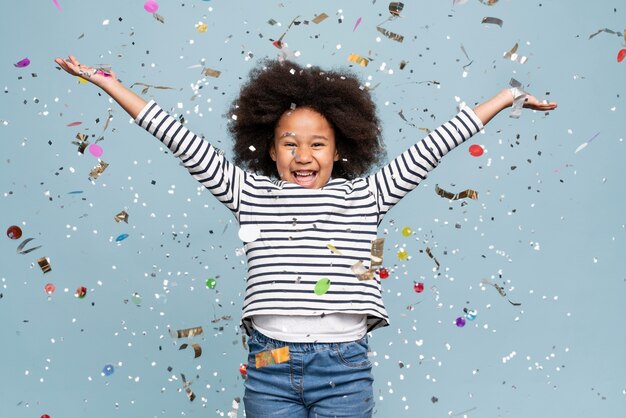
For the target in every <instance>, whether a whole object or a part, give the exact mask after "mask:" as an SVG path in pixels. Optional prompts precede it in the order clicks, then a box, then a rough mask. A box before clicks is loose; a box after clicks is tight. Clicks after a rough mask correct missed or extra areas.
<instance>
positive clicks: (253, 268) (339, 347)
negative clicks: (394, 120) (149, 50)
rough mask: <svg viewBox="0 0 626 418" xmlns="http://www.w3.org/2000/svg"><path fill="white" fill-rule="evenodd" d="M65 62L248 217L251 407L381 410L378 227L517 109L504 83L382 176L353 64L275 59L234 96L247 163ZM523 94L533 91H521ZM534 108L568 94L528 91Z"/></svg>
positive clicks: (258, 413)
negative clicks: (546, 96) (454, 153)
mask: <svg viewBox="0 0 626 418" xmlns="http://www.w3.org/2000/svg"><path fill="white" fill-rule="evenodd" d="M55 61H56V63H57V64H58V65H60V66H61V68H63V69H64V70H65V71H67V72H68V73H69V74H72V75H79V76H82V77H83V78H86V79H87V80H89V81H91V82H92V83H93V84H95V85H96V86H98V87H100V88H101V89H103V90H104V91H105V92H106V93H107V94H108V95H109V96H111V97H112V98H113V99H114V100H115V101H117V102H118V103H119V104H120V106H122V107H123V108H124V110H126V111H127V112H128V113H129V114H130V115H131V116H132V117H133V118H134V119H135V121H136V123H137V124H139V125H140V126H141V127H143V128H144V129H146V130H147V131H148V132H150V133H151V134H153V135H154V136H156V137H157V138H158V139H159V140H160V141H162V142H163V143H164V144H165V145H166V146H167V147H169V149H170V150H171V151H172V153H173V154H174V155H175V156H177V157H179V158H180V159H181V161H182V163H183V165H184V166H185V167H186V168H187V169H188V170H189V172H190V174H191V175H192V176H193V177H194V178H196V180H198V181H199V182H200V183H202V184H203V185H204V186H205V187H206V188H207V189H209V190H210V191H211V193H212V194H213V195H214V196H215V197H216V198H217V199H218V200H219V201H220V202H222V203H223V204H224V205H226V206H227V207H228V208H229V209H230V210H231V211H232V212H233V215H234V216H235V217H236V218H237V220H238V222H239V224H240V227H241V229H240V232H239V236H240V238H241V239H242V240H243V241H244V242H245V250H246V257H247V262H248V276H247V286H246V292H245V298H244V306H243V316H242V326H243V328H244V329H245V331H246V333H247V334H248V335H249V337H250V338H249V341H248V346H249V356H248V369H247V371H248V378H247V380H246V383H245V396H244V403H245V410H246V416H248V417H252V418H259V417H303V418H304V417H371V415H372V411H373V406H374V398H373V390H372V381H373V379H372V375H371V363H370V362H369V360H368V356H367V352H368V344H367V337H366V335H367V332H369V331H371V330H373V329H375V328H378V327H382V326H386V325H388V317H387V312H386V311H385V307H384V304H383V300H382V295H381V285H380V279H379V278H378V277H376V275H375V274H374V270H375V268H374V267H375V266H376V265H380V261H381V260H380V257H382V248H381V246H380V242H379V241H377V240H376V232H377V227H378V225H379V224H380V223H381V221H382V219H383V217H384V216H385V214H386V213H387V212H388V211H389V209H391V208H392V207H393V206H394V205H395V204H396V203H397V202H398V201H399V200H400V199H401V198H403V197H404V196H405V195H406V194H407V193H408V192H409V191H411V190H413V189H414V188H415V187H417V185H418V184H419V183H420V181H421V180H423V179H424V178H425V177H426V175H427V173H428V172H429V171H430V170H432V169H434V168H435V167H436V166H437V165H438V163H439V161H440V160H441V158H442V157H443V156H444V155H445V154H446V153H448V152H449V151H450V150H452V148H454V147H456V146H458V145H460V144H461V143H463V142H464V141H466V140H468V139H469V138H470V137H471V136H472V135H474V134H475V133H476V132H478V131H480V130H481V129H482V127H483V125H484V124H486V123H487V122H489V120H491V118H493V117H494V116H495V115H497V114H498V113H499V112H500V111H502V110H503V109H505V108H508V107H510V106H512V105H513V103H514V99H515V98H516V97H520V96H521V94H522V93H523V92H521V91H520V90H517V89H515V90H513V89H504V90H502V91H501V92H500V93H498V94H497V95H495V96H494V97H493V98H491V99H489V100H487V101H486V102H485V103H483V104H481V105H479V106H477V107H476V108H475V109H473V110H472V109H469V108H464V109H462V110H461V111H460V112H459V113H458V114H457V115H456V116H455V117H454V118H452V119H451V120H450V121H448V122H447V123H445V124H443V125H442V126H440V127H439V128H437V129H436V130H435V131H433V132H431V133H430V134H429V135H428V136H426V137H425V138H424V139H422V140H421V141H419V142H417V143H416V144H415V145H413V146H411V148H409V149H408V150H406V151H405V152H404V153H402V154H401V155H400V156H398V157H396V158H395V159H394V160H393V161H391V163H389V164H387V165H385V166H383V167H382V168H381V169H380V170H378V171H377V172H375V173H374V174H371V175H366V174H367V173H368V171H369V170H370V169H371V168H372V167H373V166H376V165H377V164H379V163H380V162H381V160H382V158H383V157H384V147H383V145H382V141H381V132H380V129H379V120H378V118H377V116H376V108H375V105H374V103H373V101H372V99H371V97H370V95H369V92H368V91H367V90H366V89H364V88H362V87H361V86H360V85H359V81H358V79H357V78H356V77H355V76H354V75H352V74H350V73H347V72H340V71H323V70H321V69H320V68H318V67H312V68H302V67H300V66H299V65H297V64H295V63H293V62H288V61H283V62H278V61H265V62H264V66H260V67H258V68H257V69H255V70H253V71H252V73H251V74H250V78H249V80H248V82H247V83H246V84H245V85H244V86H243V88H242V90H241V94H240V97H239V98H238V99H237V100H236V101H235V102H234V103H233V104H232V106H231V109H230V112H229V114H230V115H231V118H232V121H231V124H230V126H229V130H230V132H231V133H232V135H233V137H234V140H235V146H234V151H235V157H234V161H235V164H236V165H233V164H232V163H230V162H229V161H228V160H227V159H226V158H224V156H223V153H222V152H221V151H219V150H217V149H216V148H214V147H213V146H212V145H210V143H209V142H207V141H206V140H204V139H203V138H199V137H198V136H196V135H195V134H193V133H192V132H190V131H189V130H187V128H185V127H184V126H183V125H182V124H181V123H180V122H179V121H178V120H177V119H175V118H174V117H172V116H170V115H168V114H167V112H165V111H164V110H163V109H161V108H160V107H159V106H158V105H157V104H156V103H154V102H153V101H150V102H146V101H145V100H143V99H142V98H141V97H139V96H137V95H136V94H135V93H133V92H132V91H130V90H129V89H127V88H126V87H124V86H123V85H122V84H121V83H120V82H119V81H118V80H117V79H116V77H115V74H114V73H108V72H105V71H103V70H100V69H95V68H92V67H89V66H85V65H82V64H80V63H79V61H78V60H77V59H76V58H74V57H73V56H69V58H68V59H67V60H63V59H61V58H56V60H55ZM522 97H523V96H522ZM523 107H526V108H530V109H535V110H541V111H547V110H552V109H555V108H556V103H548V102H540V101H539V100H537V99H536V98H535V97H533V96H531V95H526V98H525V102H523Z"/></svg>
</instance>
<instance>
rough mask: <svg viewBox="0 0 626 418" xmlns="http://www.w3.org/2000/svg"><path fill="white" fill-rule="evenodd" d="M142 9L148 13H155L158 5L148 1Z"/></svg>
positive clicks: (151, 0)
mask: <svg viewBox="0 0 626 418" xmlns="http://www.w3.org/2000/svg"><path fill="white" fill-rule="evenodd" d="M143 8H144V10H145V11H146V12H148V13H155V12H156V11H157V10H159V3H157V2H156V1H154V0H148V1H147V2H145V3H144V4H143Z"/></svg>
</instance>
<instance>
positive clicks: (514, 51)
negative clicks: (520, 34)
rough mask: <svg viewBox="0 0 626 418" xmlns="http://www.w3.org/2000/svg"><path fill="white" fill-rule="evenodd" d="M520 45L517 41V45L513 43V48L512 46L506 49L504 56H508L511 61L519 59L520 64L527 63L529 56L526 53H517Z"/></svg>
mask: <svg viewBox="0 0 626 418" xmlns="http://www.w3.org/2000/svg"><path fill="white" fill-rule="evenodd" d="M518 47H519V44H517V43H515V45H513V48H511V49H510V50H509V51H506V52H505V53H504V54H503V57H504V58H508V59H510V60H511V61H517V62H519V63H520V64H525V63H526V61H528V57H527V56H524V55H519V54H517V48H518Z"/></svg>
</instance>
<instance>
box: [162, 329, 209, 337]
mask: <svg viewBox="0 0 626 418" xmlns="http://www.w3.org/2000/svg"><path fill="white" fill-rule="evenodd" d="M203 332H204V331H203V329H202V327H194V328H185V329H179V330H177V331H174V330H171V329H170V335H171V336H172V337H173V338H191V337H195V336H196V335H201V334H202V333H203Z"/></svg>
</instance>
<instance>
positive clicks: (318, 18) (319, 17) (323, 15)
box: [311, 13, 328, 25]
mask: <svg viewBox="0 0 626 418" xmlns="http://www.w3.org/2000/svg"><path fill="white" fill-rule="evenodd" d="M327 18H328V15H327V14H326V13H321V14H319V15H317V16H315V18H314V19H313V20H311V22H313V23H315V24H316V25H318V24H320V23H322V22H323V21H324V20H326V19H327Z"/></svg>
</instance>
